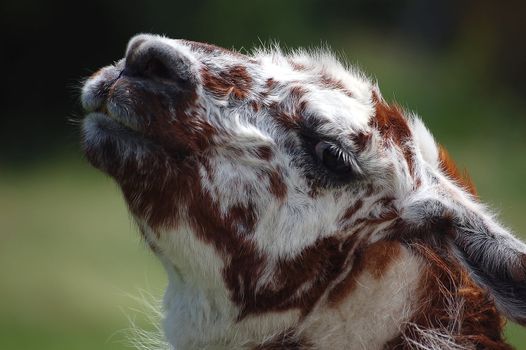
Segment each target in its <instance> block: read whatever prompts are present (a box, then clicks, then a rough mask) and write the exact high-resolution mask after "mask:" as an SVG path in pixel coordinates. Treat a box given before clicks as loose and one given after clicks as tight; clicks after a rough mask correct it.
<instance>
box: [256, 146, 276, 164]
mask: <svg viewBox="0 0 526 350" xmlns="http://www.w3.org/2000/svg"><path fill="white" fill-rule="evenodd" d="M273 154H274V152H272V148H270V146H259V147H257V148H256V156H257V157H258V158H259V159H261V160H265V161H267V162H268V161H269V160H271V159H272V156H273Z"/></svg>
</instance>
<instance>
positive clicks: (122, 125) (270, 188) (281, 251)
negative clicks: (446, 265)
mask: <svg viewBox="0 0 526 350" xmlns="http://www.w3.org/2000/svg"><path fill="white" fill-rule="evenodd" d="M82 103H83V105H84V107H85V109H86V110H87V111H88V112H89V114H88V116H87V117H86V119H85V121H84V124H83V147H84V151H85V153H86V155H87V157H88V159H89V161H90V162H91V163H92V164H93V165H94V166H96V167H98V168H100V169H101V170H103V171H105V172H106V173H108V174H109V175H111V176H112V177H113V178H115V180H116V181H117V182H118V184H119V185H120V187H121V188H122V191H123V193H124V196H125V198H126V201H127V203H128V205H129V208H130V210H131V212H132V213H133V215H134V217H135V218H136V220H137V222H138V224H139V226H140V228H141V231H142V233H143V235H144V237H145V239H146V240H147V242H148V243H149V244H150V246H151V247H152V249H153V250H154V251H155V252H156V254H158V255H159V257H160V258H161V260H162V261H163V262H164V263H165V265H167V269H168V270H169V274H170V276H171V277H170V278H171V280H177V281H179V282H177V283H179V285H180V284H181V283H182V282H181V281H184V283H186V284H192V285H194V286H201V287H203V289H207V290H215V291H218V292H217V293H220V294H221V293H222V295H224V297H225V299H226V300H228V303H229V306H228V308H229V311H228V312H230V313H231V315H233V317H234V318H235V319H236V320H238V321H240V320H243V319H244V318H246V317H247V316H258V315H268V314H271V313H275V312H278V311H281V312H284V311H293V312H294V315H295V316H294V317H296V318H297V319H301V318H302V317H305V316H307V315H309V313H311V312H312V310H313V308H314V307H315V306H316V305H320V304H326V305H329V304H337V303H338V302H340V301H341V300H342V299H345V298H346V297H347V296H348V294H349V293H351V292H352V289H353V286H352V282H349V280H350V279H349V276H351V275H352V276H354V275H353V274H356V273H359V271H357V267H360V266H361V267H360V268H361V269H362V270H363V269H367V268H373V269H374V271H376V272H375V273H377V274H378V276H379V278H381V276H382V271H383V270H385V269H387V268H388V266H389V264H390V263H391V262H392V261H394V260H396V258H397V256H398V255H400V250H401V249H402V248H401V247H410V246H411V244H413V243H414V242H424V243H425V244H426V245H428V246H429V247H431V248H433V249H434V248H436V249H437V250H440V249H446V250H448V251H450V252H452V253H453V254H454V255H455V256H456V257H457V260H458V261H459V262H460V263H462V264H463V265H464V266H466V267H467V268H469V269H472V270H473V271H474V277H475V279H476V281H477V282H478V283H479V284H480V285H482V286H484V287H485V288H489V289H490V290H491V292H492V293H493V295H494V298H495V300H496V302H497V305H498V306H499V308H500V309H501V310H502V311H504V312H505V313H506V314H507V315H508V316H510V317H513V318H515V319H517V320H519V321H524V317H525V315H526V307H525V304H524V302H523V301H524V299H525V298H526V284H525V280H526V273H525V265H526V258H525V255H524V252H525V251H526V250H525V249H524V246H523V244H522V243H520V242H519V241H517V240H516V239H515V238H513V237H512V236H511V235H510V234H509V233H508V232H506V230H504V229H503V228H501V227H500V226H499V225H498V224H497V223H496V222H494V220H493V219H492V218H491V217H490V215H488V214H486V211H485V209H484V208H483V207H482V206H481V205H480V204H478V203H477V202H476V201H475V200H474V199H473V197H472V196H471V195H470V194H468V193H467V192H468V190H467V189H466V188H463V187H462V185H461V184H460V183H458V182H457V181H455V179H452V176H454V172H453V171H452V170H451V169H448V168H447V167H445V166H444V163H443V162H444V161H445V158H444V157H441V156H440V154H439V152H440V151H439V148H438V147H437V145H436V144H435V142H434V140H433V138H432V136H431V135H430V134H429V132H428V131H427V129H426V128H425V127H424V126H423V124H422V122H421V121H420V120H419V119H418V118H416V117H413V116H410V115H404V114H403V112H402V111H401V110H400V109H398V108H396V107H392V106H389V105H388V104H387V103H386V102H385V101H384V100H383V99H382V97H381V95H380V93H379V91H378V89H377V87H376V86H375V85H374V84H372V83H371V82H370V81H369V80H368V79H366V78H365V77H364V76H363V75H362V74H360V73H359V72H356V71H354V70H348V69H346V68H344V67H343V66H342V65H341V64H340V63H338V62H337V61H336V60H335V59H334V58H332V56H330V55H328V54H324V53H317V54H307V53H305V52H298V53H295V54H292V55H289V56H285V55H283V54H281V53H280V52H279V51H270V52H260V53H256V54H255V55H253V56H245V55H241V54H238V53H235V52H231V51H227V50H224V49H221V48H218V47H215V46H211V45H207V44H200V43H195V42H189V41H184V40H170V39H166V38H162V37H158V36H151V35H139V36H136V37H135V38H133V39H132V40H131V41H130V43H129V45H128V48H127V51H126V56H125V58H124V59H123V60H121V61H119V62H118V63H116V64H115V65H112V66H109V67H106V68H103V69H102V70H100V71H99V72H97V73H96V74H94V75H93V76H92V77H90V78H89V79H88V80H87V82H86V83H85V85H84V88H83V91H82ZM441 162H442V165H441ZM403 249H406V248H403ZM415 254H416V253H415ZM357 256H360V257H361V258H360V259H362V261H365V263H362V264H359V263H357ZM170 271H171V272H170ZM352 276H351V277H352ZM172 282H173V281H172ZM177 283H175V282H173V284H174V285H175V284H177ZM173 288H178V287H173ZM196 288H197V287H196Z"/></svg>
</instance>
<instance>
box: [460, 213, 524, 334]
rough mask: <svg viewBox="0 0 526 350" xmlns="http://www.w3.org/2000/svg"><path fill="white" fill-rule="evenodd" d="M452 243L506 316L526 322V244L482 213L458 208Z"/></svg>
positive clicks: (465, 264)
mask: <svg viewBox="0 0 526 350" xmlns="http://www.w3.org/2000/svg"><path fill="white" fill-rule="evenodd" d="M451 234H452V237H451V238H452V245H453V247H454V250H455V253H456V255H457V256H458V258H459V260H460V261H461V262H462V263H463V265H464V266H465V267H466V268H467V269H468V271H469V272H470V273H471V275H472V277H473V279H474V280H475V282H477V283H478V284H479V285H481V286H482V287H484V288H486V289H487V290H488V291H489V293H490V294H491V295H492V296H493V298H494V300H495V304H496V305H497V308H498V309H499V310H500V311H501V312H502V313H503V314H504V315H505V316H507V317H508V318H510V319H511V320H513V321H516V322H518V323H520V324H522V325H526V245H525V244H524V243H523V242H521V241H519V240H518V239H516V238H515V237H514V236H513V235H512V234H511V233H510V232H509V231H508V230H506V229H504V228H503V227H502V226H500V225H499V224H498V223H497V222H496V221H495V220H494V219H493V218H491V217H489V216H488V215H486V214H485V213H478V212H474V211H470V210H465V209H464V208H462V209H460V210H459V209H458V208H457V211H456V213H455V215H454V216H453V220H452V230H451Z"/></svg>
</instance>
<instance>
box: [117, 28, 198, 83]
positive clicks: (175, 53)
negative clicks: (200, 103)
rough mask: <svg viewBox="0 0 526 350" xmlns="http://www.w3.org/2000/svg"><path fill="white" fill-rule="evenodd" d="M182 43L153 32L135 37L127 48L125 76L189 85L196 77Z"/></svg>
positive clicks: (123, 73)
mask: <svg viewBox="0 0 526 350" xmlns="http://www.w3.org/2000/svg"><path fill="white" fill-rule="evenodd" d="M180 45H181V44H178V43H177V41H175V40H168V39H164V38H162V37H159V36H155V35H150V34H140V35H137V36H135V37H133V38H132V39H131V40H130V42H129V44H128V48H127V50H126V56H125V68H124V71H123V72H122V75H125V76H130V77H141V78H145V79H150V80H156V81H162V82H165V83H170V82H171V83H178V84H182V85H185V84H188V83H189V81H191V80H192V74H191V66H192V64H191V61H190V59H189V57H187V56H186V55H185V54H184V53H183V52H181V51H182V50H181V47H180Z"/></svg>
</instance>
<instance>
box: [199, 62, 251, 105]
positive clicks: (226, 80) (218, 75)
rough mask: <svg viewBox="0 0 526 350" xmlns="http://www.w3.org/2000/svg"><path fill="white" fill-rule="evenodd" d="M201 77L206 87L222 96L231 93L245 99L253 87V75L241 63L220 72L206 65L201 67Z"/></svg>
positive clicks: (235, 96)
mask: <svg viewBox="0 0 526 350" xmlns="http://www.w3.org/2000/svg"><path fill="white" fill-rule="evenodd" d="M201 78H202V81H203V85H204V86H205V88H206V89H207V90H208V91H210V92H211V93H212V94H214V95H216V96H218V97H221V98H224V97H227V96H228V95H231V96H233V97H234V98H236V99H238V100H241V99H244V98H246V97H247V96H248V94H249V93H250V89H251V87H252V77H251V76H250V75H249V74H248V71H247V69H246V68H245V67H243V66H240V65H236V66H232V67H230V68H228V69H226V70H222V71H219V72H213V71H212V69H210V68H207V67H204V68H202V69H201Z"/></svg>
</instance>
